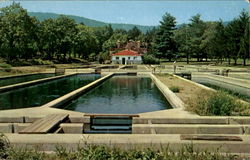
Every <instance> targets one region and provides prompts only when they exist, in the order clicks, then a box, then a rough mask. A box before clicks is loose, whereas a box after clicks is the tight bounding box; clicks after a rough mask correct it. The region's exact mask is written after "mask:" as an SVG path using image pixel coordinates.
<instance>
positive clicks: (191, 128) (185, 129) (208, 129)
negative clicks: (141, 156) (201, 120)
mask: <svg viewBox="0 0 250 160" xmlns="http://www.w3.org/2000/svg"><path fill="white" fill-rule="evenodd" d="M249 128H250V125H247V126H242V125H193V124H192V125H189V124H188V125H183V124H133V125H132V133H133V134H250V129H249Z"/></svg>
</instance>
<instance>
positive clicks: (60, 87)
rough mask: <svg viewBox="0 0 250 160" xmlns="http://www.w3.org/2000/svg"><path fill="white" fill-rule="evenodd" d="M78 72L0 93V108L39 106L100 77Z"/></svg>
mask: <svg viewBox="0 0 250 160" xmlns="http://www.w3.org/2000/svg"><path fill="white" fill-rule="evenodd" d="M100 77H101V76H100V75H99V74H79V75H74V76H70V77H65V78H62V79H57V80H52V81H49V82H46V83H41V84H38V85H33V86H30V87H25V88H20V89H15V90H11V91H8V92H4V93H1V94H0V110H3V109H14V108H25V107H35V106H40V105H43V104H45V103H48V102H49V101H52V100H54V99H56V98H58V97H60V96H63V95H65V94H67V93H69V92H71V91H73V90H75V89H78V88H80V87H83V86H84V85H86V84H88V83H90V82H93V81H94V80H96V79H98V78H100Z"/></svg>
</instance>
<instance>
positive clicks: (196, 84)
mask: <svg viewBox="0 0 250 160" xmlns="http://www.w3.org/2000/svg"><path fill="white" fill-rule="evenodd" d="M173 76H174V77H176V78H178V79H181V80H183V81H186V82H188V83H191V84H193V85H195V86H197V87H200V88H202V89H205V90H209V91H213V92H216V90H214V89H212V88H209V87H207V86H204V85H202V84H199V83H196V82H193V81H191V80H189V79H185V78H182V77H180V76H177V75H173Z"/></svg>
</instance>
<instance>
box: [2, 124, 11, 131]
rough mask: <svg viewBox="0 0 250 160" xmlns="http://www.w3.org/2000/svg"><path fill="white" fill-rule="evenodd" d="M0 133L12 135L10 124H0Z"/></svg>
mask: <svg viewBox="0 0 250 160" xmlns="http://www.w3.org/2000/svg"><path fill="white" fill-rule="evenodd" d="M0 133H12V124H11V123H0Z"/></svg>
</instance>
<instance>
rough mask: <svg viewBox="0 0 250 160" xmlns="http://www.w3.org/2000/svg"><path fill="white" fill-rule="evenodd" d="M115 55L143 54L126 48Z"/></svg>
mask: <svg viewBox="0 0 250 160" xmlns="http://www.w3.org/2000/svg"><path fill="white" fill-rule="evenodd" d="M113 56H141V55H140V54H138V52H135V51H131V50H127V49H126V50H123V51H120V52H117V53H114V54H113Z"/></svg>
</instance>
